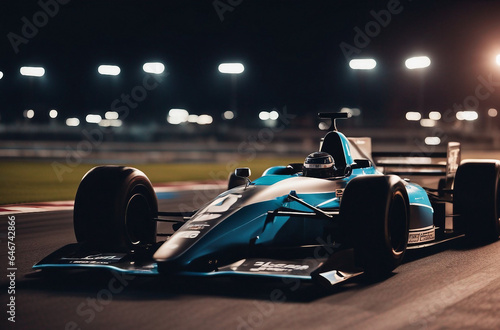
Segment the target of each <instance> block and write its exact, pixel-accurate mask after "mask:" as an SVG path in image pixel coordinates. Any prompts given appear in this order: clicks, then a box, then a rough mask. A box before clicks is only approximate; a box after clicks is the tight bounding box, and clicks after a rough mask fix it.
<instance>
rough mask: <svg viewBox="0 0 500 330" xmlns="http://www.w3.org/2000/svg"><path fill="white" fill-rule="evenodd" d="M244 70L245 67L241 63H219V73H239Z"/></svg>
mask: <svg viewBox="0 0 500 330" xmlns="http://www.w3.org/2000/svg"><path fill="white" fill-rule="evenodd" d="M243 71H245V67H244V66H243V64H241V63H222V64H220V65H219V72H220V73H227V74H240V73H242V72H243Z"/></svg>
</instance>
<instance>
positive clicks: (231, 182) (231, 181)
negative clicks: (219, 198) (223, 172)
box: [227, 172, 247, 190]
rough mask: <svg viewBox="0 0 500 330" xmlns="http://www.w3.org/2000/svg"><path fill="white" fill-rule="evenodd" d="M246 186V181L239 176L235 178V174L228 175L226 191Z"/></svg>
mask: <svg viewBox="0 0 500 330" xmlns="http://www.w3.org/2000/svg"><path fill="white" fill-rule="evenodd" d="M246 184H247V179H246V178H242V177H239V176H236V174H234V172H233V173H231V174H229V178H228V182H227V190H230V189H233V188H236V187H239V186H244V185H246Z"/></svg>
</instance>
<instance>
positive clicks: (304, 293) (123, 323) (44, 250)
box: [0, 191, 500, 330]
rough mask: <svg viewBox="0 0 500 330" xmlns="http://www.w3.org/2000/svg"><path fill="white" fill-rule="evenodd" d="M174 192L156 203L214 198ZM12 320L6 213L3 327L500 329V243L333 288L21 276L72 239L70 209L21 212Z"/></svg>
mask: <svg viewBox="0 0 500 330" xmlns="http://www.w3.org/2000/svg"><path fill="white" fill-rule="evenodd" d="M213 193H214V192H213V191H212V192H210V193H200V192H194V193H193V192H186V191H185V192H180V193H177V194H172V195H169V196H168V197H169V198H170V199H163V200H161V201H160V205H161V206H160V209H162V210H172V211H174V210H176V209H178V208H179V207H180V205H183V204H184V205H193V204H199V203H202V202H203V201H204V200H205V199H206V198H208V197H209V196H210V194H212V195H213ZM15 217H16V238H15V243H16V266H17V271H16V281H15V283H16V287H15V290H16V292H15V301H16V318H15V320H16V322H15V324H13V323H11V322H8V321H7V317H8V315H7V313H6V311H7V306H6V304H7V302H8V301H7V299H8V298H9V297H8V295H7V290H8V287H9V281H7V278H6V276H7V274H6V269H7V267H8V265H7V237H6V233H7V215H3V216H1V221H0V234H1V236H0V240H1V243H0V249H1V250H0V255H1V259H0V260H1V264H0V270H1V281H0V286H1V288H0V292H1V294H0V297H1V301H0V305H1V306H3V307H2V309H4V310H2V311H1V315H2V316H1V323H0V328H2V329H7V328H11V327H12V328H14V327H15V328H18V329H28V328H37V329H49V328H50V329H78V328H81V329H105V328H111V329H112V328H122V329H130V328H140V329H245V330H249V329H283V328H287V329H298V328H301V329H345V328H356V329H402V328H404V329H441V328H475V329H478V328H481V329H495V328H499V327H500V242H496V243H493V244H490V245H485V246H476V247H469V246H466V245H465V244H464V243H463V242H460V241H455V242H452V243H448V244H447V245H446V246H440V247H438V248H433V249H432V250H430V251H427V252H421V251H411V252H412V253H409V254H408V255H407V258H406V262H405V263H404V264H403V265H402V266H400V267H399V268H397V269H396V270H395V272H394V274H393V276H391V277H390V278H388V279H386V280H384V281H381V282H378V283H369V282H367V281H364V280H363V279H356V280H355V281H352V282H350V283H346V284H344V285H341V286H339V287H335V288H333V289H331V290H325V289H323V288H319V287H315V286H314V285H310V284H307V283H298V282H291V283H290V282H288V283H285V282H283V281H281V280H273V281H268V280H260V279H259V280H253V279H252V280H249V279H237V280H236V279H228V278H217V279H215V278H214V279H199V278H195V279H177V280H166V279H163V278H144V277H133V276H118V275H113V274H110V273H106V272H104V273H102V272H99V273H94V272H88V271H84V272H72V273H69V274H67V273H65V274H63V275H57V274H54V275H53V276H49V277H27V276H26V275H27V274H29V273H30V272H31V266H32V265H33V264H34V263H35V262H37V261H39V260H40V259H41V258H42V257H44V256H46V255H47V254H49V253H50V252H52V251H54V250H55V249H57V248H59V247H61V246H63V245H65V244H68V243H72V242H75V238H74V235H73V225H72V212H71V211H60V212H43V213H28V214H17V215H15Z"/></svg>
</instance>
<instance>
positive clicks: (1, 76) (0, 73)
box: [0, 71, 3, 79]
mask: <svg viewBox="0 0 500 330" xmlns="http://www.w3.org/2000/svg"><path fill="white" fill-rule="evenodd" d="M2 78H3V72H2V71H0V79H2Z"/></svg>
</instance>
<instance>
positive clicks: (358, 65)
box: [349, 58, 377, 70]
mask: <svg viewBox="0 0 500 330" xmlns="http://www.w3.org/2000/svg"><path fill="white" fill-rule="evenodd" d="M376 66H377V62H376V61H375V60H374V59H372V58H365V59H355V60H350V61H349V67H350V68H351V69H353V70H373V69H375V67H376Z"/></svg>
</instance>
